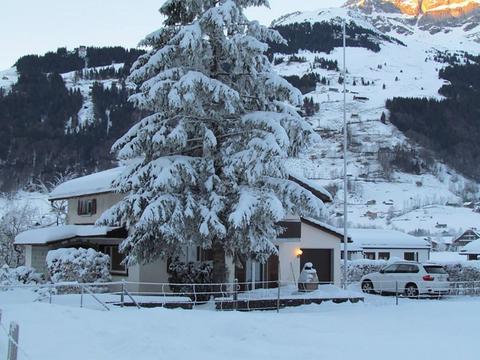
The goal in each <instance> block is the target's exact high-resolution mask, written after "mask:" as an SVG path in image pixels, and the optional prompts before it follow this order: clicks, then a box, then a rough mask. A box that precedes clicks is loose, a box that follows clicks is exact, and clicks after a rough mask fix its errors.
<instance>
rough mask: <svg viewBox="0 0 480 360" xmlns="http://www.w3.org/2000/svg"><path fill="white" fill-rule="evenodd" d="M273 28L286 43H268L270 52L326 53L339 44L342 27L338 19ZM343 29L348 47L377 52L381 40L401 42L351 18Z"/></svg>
mask: <svg viewBox="0 0 480 360" xmlns="http://www.w3.org/2000/svg"><path fill="white" fill-rule="evenodd" d="M274 29H275V30H277V31H278V32H279V33H280V34H281V35H282V36H283V37H284V39H285V40H287V43H286V44H277V43H272V44H270V51H271V52H272V53H281V54H296V53H297V52H298V51H299V50H309V51H311V52H325V53H329V52H330V51H332V50H333V49H334V48H336V47H341V46H342V27H341V25H340V24H337V23H333V22H330V23H326V22H316V23H313V24H311V23H310V22H302V23H293V24H286V25H278V26H275V27H274ZM346 31H347V37H348V39H349V41H348V46H349V47H363V48H366V49H369V50H371V51H374V52H378V51H380V43H381V42H382V41H387V42H395V43H398V44H400V42H399V41H398V40H396V39H393V38H391V37H389V36H386V35H383V34H379V33H377V32H374V31H373V30H370V29H365V28H363V27H360V26H358V25H357V24H355V23H354V22H350V23H348V24H347V27H346Z"/></svg>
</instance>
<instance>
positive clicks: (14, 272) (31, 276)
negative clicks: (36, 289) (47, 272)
mask: <svg viewBox="0 0 480 360" xmlns="http://www.w3.org/2000/svg"><path fill="white" fill-rule="evenodd" d="M41 282H43V276H42V275H41V274H39V273H37V272H36V271H35V269H32V268H29V267H26V266H19V267H17V268H10V267H8V266H7V265H4V266H3V267H1V268H0V285H34V284H40V283H41Z"/></svg>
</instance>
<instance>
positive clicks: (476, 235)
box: [451, 228, 480, 251]
mask: <svg viewBox="0 0 480 360" xmlns="http://www.w3.org/2000/svg"><path fill="white" fill-rule="evenodd" d="M478 239H480V232H478V231H477V229H475V228H472V229H468V230H466V231H464V232H463V233H462V234H461V235H460V236H457V237H456V238H455V239H453V241H452V246H451V248H452V249H453V250H455V251H459V250H461V249H462V248H463V247H464V246H465V245H468V244H469V243H471V242H472V241H475V240H478Z"/></svg>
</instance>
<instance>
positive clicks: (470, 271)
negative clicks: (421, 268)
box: [441, 261, 480, 282]
mask: <svg viewBox="0 0 480 360" xmlns="http://www.w3.org/2000/svg"><path fill="white" fill-rule="evenodd" d="M441 265H443V267H444V268H445V271H446V272H447V273H448V277H449V278H450V281H452V282H465V281H480V261H462V262H454V263H453V262H449V263H443V264H441Z"/></svg>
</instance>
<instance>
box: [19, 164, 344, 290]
mask: <svg viewBox="0 0 480 360" xmlns="http://www.w3.org/2000/svg"><path fill="white" fill-rule="evenodd" d="M122 170H123V169H122V168H115V169H111V170H107V171H102V172H99V173H96V174H92V175H89V176H84V177H80V178H77V179H73V180H70V181H67V182H65V183H63V184H61V185H59V186H58V187H57V188H56V189H54V190H53V191H52V193H51V194H50V196H49V200H50V201H52V202H55V201H67V203H68V212H67V218H66V225H63V226H55V227H49V228H42V229H34V230H30V231H27V232H24V233H21V234H19V235H18V236H17V237H16V240H15V244H17V245H22V246H24V247H25V252H26V265H27V266H31V267H33V268H35V269H37V270H38V271H40V272H43V273H46V256H47V253H48V251H50V250H54V249H58V248H65V247H67V248H68V247H76V248H79V247H83V248H94V249H96V250H98V251H101V252H104V253H106V254H108V255H110V258H111V269H110V270H111V274H112V278H113V279H114V280H120V279H125V280H127V281H129V282H135V283H168V278H169V274H168V269H167V263H168V260H167V259H160V260H157V261H155V262H153V263H150V264H148V265H135V266H129V267H126V266H124V265H123V264H122V261H123V259H124V257H123V254H121V253H120V252H119V244H120V243H121V242H122V241H123V240H124V239H125V238H126V237H127V235H128V232H127V229H124V228H122V227H99V226H95V222H96V221H97V219H98V218H99V217H100V216H101V214H102V213H103V212H105V211H106V210H108V209H109V208H110V207H112V206H113V205H115V204H116V203H118V202H119V201H120V200H121V199H122V198H123V194H119V193H115V192H114V191H113V189H112V182H113V181H114V180H115V179H117V178H118V177H119V176H120V175H121V173H122ZM291 180H293V181H295V182H296V183H298V184H299V185H301V186H303V187H304V188H306V189H308V190H309V191H311V192H312V193H313V194H314V195H315V196H317V197H318V198H319V199H321V200H322V201H324V202H331V201H332V198H331V195H330V194H329V193H328V192H327V191H326V190H324V189H323V188H322V187H320V186H318V185H317V184H316V183H314V182H312V181H310V180H306V179H303V178H299V177H296V176H295V177H292V178H291ZM280 225H281V226H282V228H283V229H284V232H283V233H282V234H281V235H280V236H279V237H278V238H277V239H274V240H273V241H274V243H275V245H276V246H277V247H278V250H279V252H278V256H272V257H271V258H270V259H269V261H268V262H267V263H266V264H260V263H256V262H254V261H252V260H250V259H246V260H244V261H243V264H241V262H239V261H236V262H235V264H236V265H237V266H236V267H235V265H234V261H233V260H232V259H227V262H228V264H229V281H231V282H233V281H234V279H235V278H237V279H238V280H239V281H240V282H248V283H252V282H259V283H262V282H263V283H266V282H271V281H277V280H280V281H283V282H290V281H291V282H294V281H296V279H298V276H299V274H300V271H301V268H302V266H303V265H304V263H305V262H312V263H313V264H314V266H315V267H316V269H317V272H318V274H319V278H320V281H321V282H328V283H336V284H339V283H340V281H341V273H340V247H341V246H340V245H341V242H342V241H343V237H342V234H341V233H340V232H337V231H336V230H335V229H333V228H331V227H329V226H327V225H325V224H322V223H320V222H318V221H316V220H313V219H301V218H300V217H298V216H290V217H288V218H287V219H285V220H284V221H282V222H281V223H280ZM211 255H212V254H211V252H209V251H208V250H202V249H199V248H196V247H189V248H186V249H185V251H184V258H183V259H182V261H185V262H192V261H193V262H197V261H198V262H200V261H210V260H212V258H211ZM145 289H146V288H145V287H141V286H139V288H138V290H139V291H145ZM157 289H158V288H157Z"/></svg>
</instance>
